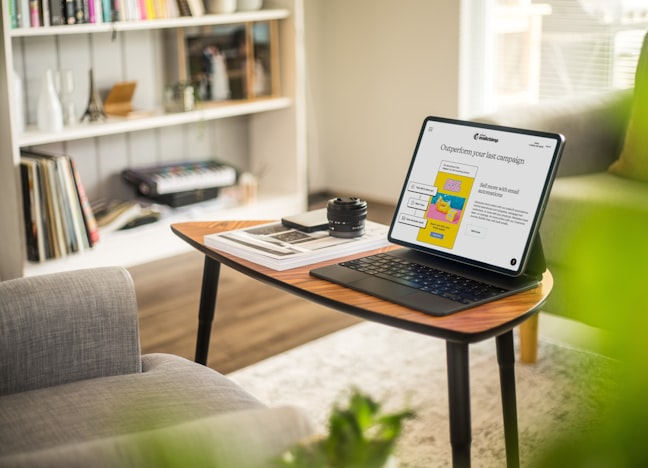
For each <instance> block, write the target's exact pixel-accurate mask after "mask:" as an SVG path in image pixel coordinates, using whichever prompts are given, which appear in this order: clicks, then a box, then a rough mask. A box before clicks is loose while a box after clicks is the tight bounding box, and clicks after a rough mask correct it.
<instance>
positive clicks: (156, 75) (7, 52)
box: [0, 0, 307, 280]
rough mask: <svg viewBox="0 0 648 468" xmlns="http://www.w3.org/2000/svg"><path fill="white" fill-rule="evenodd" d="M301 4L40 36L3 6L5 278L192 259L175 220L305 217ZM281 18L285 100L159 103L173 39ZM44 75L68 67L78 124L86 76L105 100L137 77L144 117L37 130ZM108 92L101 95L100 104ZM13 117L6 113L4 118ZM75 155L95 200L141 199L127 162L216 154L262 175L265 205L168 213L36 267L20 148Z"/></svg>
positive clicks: (47, 30) (0, 90)
mask: <svg viewBox="0 0 648 468" xmlns="http://www.w3.org/2000/svg"><path fill="white" fill-rule="evenodd" d="M302 1H303V0H266V1H265V2H264V8H263V9H262V10H258V11H252V12H240V13H232V14H223V15H204V16H201V17H179V18H168V19H155V20H144V21H127V22H115V23H102V24H79V25H66V26H52V27H40V28H16V29H12V28H11V27H10V21H9V18H8V17H7V16H8V15H7V14H6V12H7V11H8V9H7V0H2V4H3V9H2V35H1V37H0V40H1V41H2V44H1V48H0V102H1V103H3V106H2V108H3V109H5V110H4V111H2V112H0V138H1V139H2V141H3V142H7V143H6V144H4V145H3V146H2V148H1V149H0V215H1V216H2V219H3V223H2V227H0V236H1V237H2V240H3V241H2V243H0V260H1V261H0V280H5V279H9V278H12V277H17V276H31V275H38V274H43V273H50V272H55V271H63V270H70V269H77V268H86V267H92V266H102V265H115V264H117V265H122V266H132V265H135V264H138V263H144V262H148V261H152V260H155V259H159V258H163V257H166V256H170V255H174V254H177V253H180V252H182V251H185V246H184V245H183V244H184V243H182V242H179V241H177V239H176V238H175V236H173V235H172V233H171V231H170V229H169V224H170V223H172V222H179V221H183V220H211V219H232V218H236V219H238V218H240V219H252V218H263V219H268V218H276V217H280V216H281V215H284V214H286V213H290V212H297V211H301V210H303V209H305V207H306V197H307V187H306V154H305V147H306V143H305V117H304V116H305V112H304V106H305V102H304V101H305V98H304V58H303V47H304V45H303V11H302V9H303V4H302ZM269 20H277V21H278V25H279V27H278V30H279V36H278V37H279V75H280V77H281V89H280V93H279V95H277V96H274V95H273V96H272V97H262V98H256V99H255V98H253V99H245V100H236V101H224V102H222V103H218V104H210V105H209V106H204V107H200V106H199V107H197V108H196V109H195V110H192V111H189V112H182V113H173V114H166V113H164V112H162V111H161V110H160V109H161V107H162V94H163V88H164V86H165V85H166V84H168V83H166V82H165V79H166V78H165V76H166V73H167V72H166V68H165V67H167V66H168V65H167V61H168V57H167V55H168V53H169V50H168V48H167V41H168V40H169V37H173V34H174V31H177V30H180V29H185V28H193V29H194V30H195V29H196V28H209V27H210V26H214V25H228V24H240V23H246V22H257V21H269ZM47 68H52V69H54V70H71V72H72V75H73V76H74V80H75V92H74V103H75V107H76V110H77V114H78V115H79V116H80V115H81V114H82V113H83V111H84V110H85V107H86V105H87V102H88V93H89V80H88V79H87V77H88V71H89V69H90V68H92V69H93V73H94V77H95V85H96V87H97V88H98V89H99V90H100V92H101V91H102V90H103V91H104V93H105V91H107V90H108V89H109V88H110V87H111V86H112V85H113V84H114V83H116V82H120V81H127V80H135V81H137V83H138V85H137V89H136V93H135V96H134V99H133V105H134V107H135V109H137V110H145V111H146V113H145V114H146V115H145V116H140V117H135V118H114V117H109V118H108V119H107V120H106V121H102V122H92V123H89V122H87V121H86V122H84V123H79V124H75V125H72V126H67V127H65V128H64V130H63V131H62V132H57V133H43V132H39V131H38V130H37V129H36V128H35V108H36V102H37V97H38V90H39V88H40V78H41V76H42V74H43V73H44V72H45V70H46V69H47ZM14 70H15V71H16V73H17V74H18V75H19V76H20V77H21V79H22V82H23V87H24V89H25V102H24V106H23V107H24V109H25V114H26V117H27V122H26V127H25V130H24V131H23V132H20V133H19V132H17V131H16V129H17V128H18V125H17V122H18V121H17V119H18V115H17V106H16V104H15V103H14V102H12V89H13V82H12V79H13V73H14ZM103 96H105V94H103V93H102V97H103ZM7 110H8V111H7ZM21 148H34V149H37V150H43V151H50V152H56V153H64V154H67V155H69V156H70V157H72V158H73V159H74V161H75V163H76V166H77V168H78V170H79V173H80V175H81V178H82V180H83V183H84V185H85V188H86V192H87V193H88V196H89V198H90V199H91V200H93V199H97V198H108V199H126V198H132V197H133V196H134V194H133V190H132V188H131V187H129V186H128V185H126V184H125V183H124V182H122V181H121V180H120V177H119V174H120V172H121V170H122V169H124V168H126V167H129V166H138V165H139V166H141V165H147V164H162V163H165V162H175V161H181V160H192V159H200V158H210V157H216V158H218V159H221V160H224V161H225V162H228V163H231V164H232V165H234V166H236V167H237V168H239V169H242V170H244V171H249V172H252V173H254V174H255V175H257V177H258V179H259V188H258V192H259V195H258V200H257V201H256V202H254V203H251V204H247V205H243V206H237V205H236V204H232V203H229V202H227V201H223V200H216V201H211V202H203V203H200V204H196V205H191V206H189V207H183V208H179V209H175V210H168V212H167V211H166V210H165V212H164V213H163V217H162V219H161V220H160V221H159V222H157V223H154V224H150V225H146V226H141V227H138V228H135V229H131V230H128V231H123V232H116V233H110V234H106V235H104V236H102V238H101V239H100V241H99V242H98V243H97V245H96V246H95V247H93V248H92V249H91V250H90V251H86V252H82V253H79V254H72V255H67V256H66V257H64V258H60V259H55V260H47V261H45V262H41V263H33V262H27V261H26V260H25V259H26V255H25V240H24V237H25V236H24V232H23V227H22V205H21V198H20V170H19V161H20V149H21Z"/></svg>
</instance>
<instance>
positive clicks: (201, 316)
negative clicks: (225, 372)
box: [195, 256, 221, 365]
mask: <svg viewBox="0 0 648 468" xmlns="http://www.w3.org/2000/svg"><path fill="white" fill-rule="evenodd" d="M220 266H221V264H220V262H217V261H216V260H214V259H212V258H209V257H208V256H205V263H204V266H203V278H202V286H201V289H200V305H199V308H198V336H197V337H196V357H195V361H196V362H197V363H199V364H203V365H207V354H208V353H209V339H210V337H211V329H212V323H213V321H214V312H215V307H216V294H217V292H218V277H219V275H220Z"/></svg>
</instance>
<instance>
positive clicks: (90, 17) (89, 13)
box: [84, 0, 97, 24]
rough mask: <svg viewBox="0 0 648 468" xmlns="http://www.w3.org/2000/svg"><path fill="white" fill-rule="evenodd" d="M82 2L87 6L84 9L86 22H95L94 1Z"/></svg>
mask: <svg viewBox="0 0 648 468" xmlns="http://www.w3.org/2000/svg"><path fill="white" fill-rule="evenodd" d="M84 4H85V6H86V7H87V9H86V17H87V22H88V23H92V24H94V23H96V22H97V12H96V9H95V1H94V0H89V1H85V2H84Z"/></svg>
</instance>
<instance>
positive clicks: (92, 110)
mask: <svg viewBox="0 0 648 468" xmlns="http://www.w3.org/2000/svg"><path fill="white" fill-rule="evenodd" d="M86 117H88V120H89V121H90V122H96V121H97V120H99V119H102V120H104V119H105V118H106V113H105V112H104V110H103V104H102V103H101V97H100V96H99V92H97V89H96V88H95V84H94V75H93V73H92V68H91V69H90V97H89V99H88V107H87V108H86V110H85V112H84V113H83V115H82V116H81V122H83V121H84V120H85V118H86Z"/></svg>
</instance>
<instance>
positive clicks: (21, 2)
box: [16, 0, 30, 28]
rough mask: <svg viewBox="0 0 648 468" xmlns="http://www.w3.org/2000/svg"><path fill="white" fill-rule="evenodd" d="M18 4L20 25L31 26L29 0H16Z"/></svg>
mask: <svg viewBox="0 0 648 468" xmlns="http://www.w3.org/2000/svg"><path fill="white" fill-rule="evenodd" d="M16 4H17V5H18V27H19V28H29V27H30V15H29V0H16Z"/></svg>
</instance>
